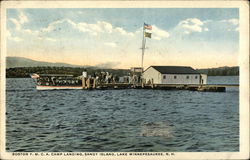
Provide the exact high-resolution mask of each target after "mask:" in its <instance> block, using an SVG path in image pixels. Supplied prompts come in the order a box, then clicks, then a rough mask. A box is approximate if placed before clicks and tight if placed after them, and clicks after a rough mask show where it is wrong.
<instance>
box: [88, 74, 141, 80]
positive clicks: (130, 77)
mask: <svg viewBox="0 0 250 160" xmlns="http://www.w3.org/2000/svg"><path fill="white" fill-rule="evenodd" d="M90 77H91V78H93V79H95V80H96V82H97V83H140V82H141V77H140V76H138V75H132V74H128V75H127V76H122V77H119V76H117V75H113V74H112V73H109V72H100V73H97V72H96V73H94V74H93V76H89V78H90Z"/></svg>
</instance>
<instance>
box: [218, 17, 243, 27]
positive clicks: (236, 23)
mask: <svg viewBox="0 0 250 160" xmlns="http://www.w3.org/2000/svg"><path fill="white" fill-rule="evenodd" d="M221 22H224V23H230V24H232V25H235V26H238V25H239V19H236V18H232V19H227V20H221Z"/></svg>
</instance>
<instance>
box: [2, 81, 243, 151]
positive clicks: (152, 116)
mask: <svg viewBox="0 0 250 160" xmlns="http://www.w3.org/2000/svg"><path fill="white" fill-rule="evenodd" d="M223 79H224V80H223ZM208 80H210V82H213V80H214V83H216V81H218V80H220V81H222V82H224V83H229V84H233V83H238V77H214V79H213V77H212V78H211V77H209V79H208ZM227 80H229V81H227ZM220 84H221V83H220ZM6 117H7V119H6V136H7V137H6V150H7V151H12V152H13V151H15V152H21V151H25V152H32V151H36V152H58V151H60V152H70V151H74V152H88V151H96V152H105V151H124V152H141V151H144V152H151V151H158V152H161V151H163V152H174V151H181V152H200V151H202V152H204V151H209V152H216V151H239V90H238V88H231V89H230V90H227V92H224V93H216V92H214V93H213V92H196V91H194V92H193V91H164V90H136V89H127V90H101V91H100V90H98V91H96V90H92V91H84V90H56V91H37V90H36V89H35V86H34V83H32V80H31V79H7V91H6Z"/></svg>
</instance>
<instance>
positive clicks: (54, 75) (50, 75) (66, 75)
mask: <svg viewBox="0 0 250 160" xmlns="http://www.w3.org/2000/svg"><path fill="white" fill-rule="evenodd" d="M39 76H40V77H73V75H69V74H39Z"/></svg>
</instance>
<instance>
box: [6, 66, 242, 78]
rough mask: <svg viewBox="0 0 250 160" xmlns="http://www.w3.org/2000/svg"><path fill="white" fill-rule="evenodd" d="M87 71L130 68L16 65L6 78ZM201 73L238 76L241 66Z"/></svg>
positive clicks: (117, 71)
mask: <svg viewBox="0 0 250 160" xmlns="http://www.w3.org/2000/svg"><path fill="white" fill-rule="evenodd" d="M83 71H86V72H87V73H88V75H94V74H95V73H100V72H109V73H112V74H113V75H116V76H125V75H129V73H130V70H129V69H100V68H95V67H86V68H83V67H15V68H7V69H6V78H29V77H30V74H31V73H37V74H68V75H73V76H80V75H82V72H83ZM197 71H198V72H199V73H204V74H207V75H208V76H237V75H239V67H220V68H209V69H197Z"/></svg>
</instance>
